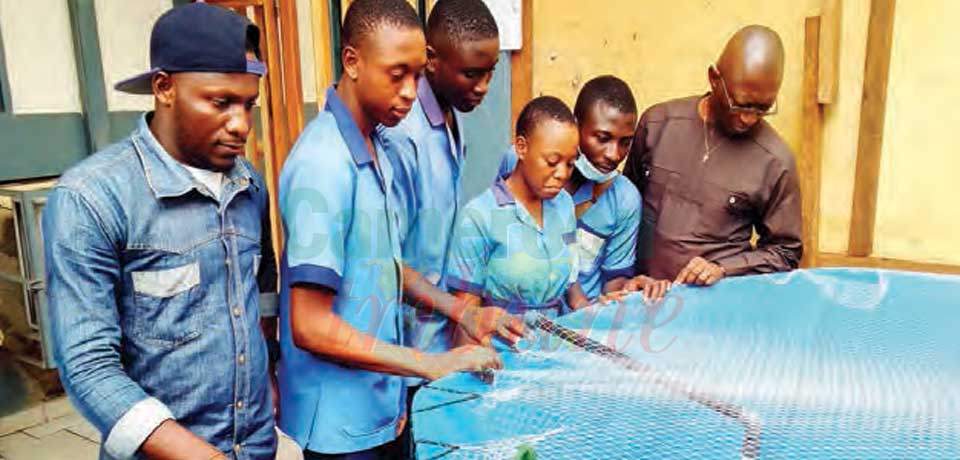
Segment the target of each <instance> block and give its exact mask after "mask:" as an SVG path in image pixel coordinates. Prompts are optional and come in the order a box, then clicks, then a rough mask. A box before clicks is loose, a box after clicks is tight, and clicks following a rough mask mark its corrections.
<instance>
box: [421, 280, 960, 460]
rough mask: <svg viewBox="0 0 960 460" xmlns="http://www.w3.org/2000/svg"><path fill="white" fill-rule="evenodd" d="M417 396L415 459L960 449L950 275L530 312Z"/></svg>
mask: <svg viewBox="0 0 960 460" xmlns="http://www.w3.org/2000/svg"><path fill="white" fill-rule="evenodd" d="M530 327H531V329H532V333H531V334H530V337H529V338H528V339H527V340H525V341H524V342H522V343H521V344H519V345H518V347H517V348H518V351H517V352H511V351H504V353H503V358H504V362H505V366H506V367H505V369H504V370H502V371H499V372H497V373H496V375H495V377H494V379H493V381H492V382H490V381H484V379H481V378H478V377H477V376H475V375H472V374H458V375H453V376H450V377H447V378H444V379H441V380H439V381H436V382H433V383H431V384H429V385H428V386H426V387H424V388H423V389H422V390H421V391H420V392H419V393H418V394H417V397H416V399H415V401H414V407H413V420H412V421H413V432H414V438H415V442H416V445H417V457H418V458H419V459H516V458H522V457H523V456H524V455H526V457H525V458H534V456H535V458H537V459H539V460H543V459H731V458H734V459H735V458H741V459H754V458H757V459H798V458H802V459H870V460H875V459H934V458H936V459H946V458H952V459H958V458H960V277H949V276H939V275H921V274H908V273H900V272H891V271H876V270H854V269H824V270H810V271H797V272H793V273H788V274H777V275H768V276H755V277H744V278H735V279H729V280H725V281H724V282H722V283H719V284H718V285H716V286H714V287H712V288H707V289H696V288H685V287H680V288H675V289H674V290H673V291H672V292H671V294H670V296H669V297H668V299H667V300H666V301H665V302H663V303H662V304H659V305H648V304H646V303H645V302H644V301H643V300H642V299H641V298H640V297H639V296H636V295H634V296H631V297H629V298H628V299H627V300H626V301H625V302H623V303H617V304H612V305H608V306H603V307H601V306H595V307H591V308H589V309H586V310H581V311H579V312H577V313H574V314H571V315H568V316H565V317H562V318H560V319H557V320H554V321H550V320H547V319H545V318H544V319H539V320H536V321H532V322H531V324H530Z"/></svg>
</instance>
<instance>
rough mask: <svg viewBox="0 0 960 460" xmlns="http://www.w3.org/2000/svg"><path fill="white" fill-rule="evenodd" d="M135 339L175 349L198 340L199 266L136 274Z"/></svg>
mask: <svg viewBox="0 0 960 460" xmlns="http://www.w3.org/2000/svg"><path fill="white" fill-rule="evenodd" d="M131 276H132V279H133V290H134V298H135V302H136V306H137V308H136V312H135V315H136V319H135V322H136V324H138V327H137V328H136V332H135V333H136V335H137V336H138V338H139V339H142V340H145V341H147V342H150V343H153V344H154V345H159V346H161V347H164V348H176V347H179V346H181V345H184V344H186V343H188V342H191V341H193V340H194V339H196V338H197V337H199V336H200V323H201V319H202V317H203V312H202V311H201V310H202V309H203V298H204V295H203V292H201V291H202V286H201V284H200V263H199V262H196V261H194V262H190V263H187V264H185V265H180V266H177V267H173V268H165V269H160V270H150V271H135V272H132V273H131Z"/></svg>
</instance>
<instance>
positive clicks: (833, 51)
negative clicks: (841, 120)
mask: <svg viewBox="0 0 960 460" xmlns="http://www.w3.org/2000/svg"><path fill="white" fill-rule="evenodd" d="M842 26H843V0H823V8H822V10H821V13H820V45H819V50H820V79H819V83H818V88H817V100H818V101H819V102H820V103H821V104H833V103H834V102H836V100H837V85H838V84H839V80H840V36H841V34H842V31H843V27H842Z"/></svg>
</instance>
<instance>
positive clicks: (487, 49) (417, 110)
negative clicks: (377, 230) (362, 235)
mask: <svg viewBox="0 0 960 460" xmlns="http://www.w3.org/2000/svg"><path fill="white" fill-rule="evenodd" d="M426 37H427V64H426V66H425V68H424V74H423V76H422V77H420V81H419V83H418V84H417V100H416V102H414V105H413V108H412V111H411V113H410V115H409V116H408V117H406V118H405V119H404V120H403V121H401V122H400V124H399V125H397V126H396V127H394V128H390V129H387V130H385V136H384V137H385V140H386V142H385V144H386V149H387V151H388V152H389V153H390V155H389V158H390V161H391V162H392V165H393V169H394V193H395V194H396V195H397V197H398V203H399V206H400V209H401V214H400V215H401V219H400V220H401V230H402V232H401V234H402V235H403V238H402V240H403V241H402V246H403V260H404V263H406V264H407V265H409V266H410V268H412V269H413V270H415V271H417V272H418V273H420V274H422V275H423V278H424V279H425V281H427V282H429V283H431V284H432V285H434V286H438V287H439V288H441V289H443V278H444V275H445V274H446V262H447V252H448V249H449V246H450V240H451V236H452V235H453V226H454V224H455V221H456V215H457V211H458V210H459V208H460V206H461V204H462V203H461V198H462V195H461V193H462V192H461V185H460V183H461V178H462V176H463V162H464V158H465V155H466V146H465V144H466V142H465V140H464V138H463V133H462V122H461V118H460V117H461V115H460V114H461V113H465V112H470V111H472V110H473V109H474V108H476V107H477V106H478V105H479V104H480V103H481V102H482V101H483V98H484V96H485V95H486V94H487V90H488V88H489V84H490V79H491V78H492V77H493V71H494V68H495V67H496V65H497V61H498V59H499V54H498V53H499V50H500V39H499V31H498V29H497V23H496V21H495V20H494V18H493V15H492V14H491V13H490V10H489V9H488V8H487V6H486V5H485V4H484V3H483V0H441V1H439V2H437V4H436V5H434V7H433V9H432V10H431V11H430V17H429V19H428V20H427V33H426ZM419 307H420V306H408V307H407V308H405V309H404V326H405V328H406V330H405V335H404V339H405V343H406V344H407V345H408V346H411V347H415V348H418V349H420V350H424V351H445V350H447V349H449V347H450V344H451V339H452V333H453V329H454V328H453V327H452V322H450V321H448V318H447V317H446V316H445V315H444V314H442V313H440V312H437V311H431V310H430V309H425V308H419ZM484 313H485V314H486V316H488V318H487V320H492V321H497V320H498V319H499V317H502V316H503V315H504V314H505V312H504V310H502V309H499V308H496V307H491V308H487V309H484ZM507 324H510V322H509V321H508V322H507ZM517 329H522V325H520V324H516V325H514V326H513V330H514V331H515V332H520V331H518V330H517ZM510 330H511V329H510V328H508V329H507V330H506V333H507V334H510V333H511V332H510Z"/></svg>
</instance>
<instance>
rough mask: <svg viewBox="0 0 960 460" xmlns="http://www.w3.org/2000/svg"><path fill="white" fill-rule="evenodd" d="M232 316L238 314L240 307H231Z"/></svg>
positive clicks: (237, 315)
mask: <svg viewBox="0 0 960 460" xmlns="http://www.w3.org/2000/svg"><path fill="white" fill-rule="evenodd" d="M233 316H236V317H239V316H240V307H233Z"/></svg>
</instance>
